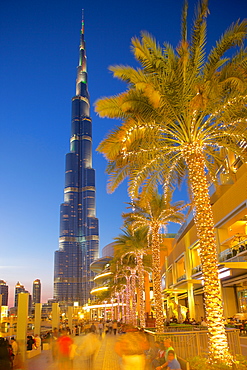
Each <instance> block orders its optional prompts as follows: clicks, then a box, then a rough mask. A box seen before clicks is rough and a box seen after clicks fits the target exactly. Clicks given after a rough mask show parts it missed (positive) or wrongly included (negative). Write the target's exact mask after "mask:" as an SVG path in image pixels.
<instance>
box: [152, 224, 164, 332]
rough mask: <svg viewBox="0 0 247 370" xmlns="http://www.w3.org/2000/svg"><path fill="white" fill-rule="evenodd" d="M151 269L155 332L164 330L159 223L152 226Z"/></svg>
mask: <svg viewBox="0 0 247 370" xmlns="http://www.w3.org/2000/svg"><path fill="white" fill-rule="evenodd" d="M152 270H153V292H154V310H155V327H156V331H157V332H163V331H164V318H163V307H162V305H163V301H162V294H161V276H160V236H159V225H156V224H155V225H153V226H152Z"/></svg>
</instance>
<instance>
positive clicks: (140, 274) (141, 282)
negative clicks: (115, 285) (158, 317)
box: [136, 253, 145, 328]
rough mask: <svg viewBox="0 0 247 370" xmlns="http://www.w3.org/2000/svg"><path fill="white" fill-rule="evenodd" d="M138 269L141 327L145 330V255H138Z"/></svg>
mask: <svg viewBox="0 0 247 370" xmlns="http://www.w3.org/2000/svg"><path fill="white" fill-rule="evenodd" d="M136 260H137V268H138V277H139V300H140V327H141V328H145V304H144V303H145V302H144V298H143V292H144V268H143V255H142V254H139V253H138V254H137V256H136Z"/></svg>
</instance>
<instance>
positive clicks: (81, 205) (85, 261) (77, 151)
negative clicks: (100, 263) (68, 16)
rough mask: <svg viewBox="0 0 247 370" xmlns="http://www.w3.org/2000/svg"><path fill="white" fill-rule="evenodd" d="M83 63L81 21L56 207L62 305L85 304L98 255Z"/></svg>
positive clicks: (57, 267)
mask: <svg viewBox="0 0 247 370" xmlns="http://www.w3.org/2000/svg"><path fill="white" fill-rule="evenodd" d="M89 108H90V105H89V94H88V88H87V64H86V50H85V41H84V20H82V28H81V38H80V47H79V65H78V67H77V79H76V96H75V97H73V98H72V122H71V136H70V152H69V153H68V154H67V155H66V170H65V171H66V172H65V188H64V202H63V203H62V204H61V208H60V237H59V250H58V251H56V252H55V268H54V298H56V299H57V300H58V301H59V302H60V303H62V304H64V305H72V304H73V302H79V304H80V305H83V304H85V303H86V302H87V301H88V298H89V297H90V290H91V289H92V287H93V285H94V284H93V276H94V275H93V272H92V271H90V264H91V263H92V262H93V261H94V260H95V259H97V258H98V256H99V231H98V219H97V218H96V211H95V170H94V169H93V168H92V120H91V118H90V116H89V114H90V113H89Z"/></svg>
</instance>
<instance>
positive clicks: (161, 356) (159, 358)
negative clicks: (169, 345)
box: [152, 342, 166, 369]
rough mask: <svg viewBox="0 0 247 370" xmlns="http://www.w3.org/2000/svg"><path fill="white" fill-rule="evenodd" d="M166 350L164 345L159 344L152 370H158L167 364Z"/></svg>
mask: <svg viewBox="0 0 247 370" xmlns="http://www.w3.org/2000/svg"><path fill="white" fill-rule="evenodd" d="M165 353H166V349H165V346H164V343H162V342H161V343H160V344H159V349H158V353H157V355H156V357H155V358H154V359H153V360H152V368H153V369H157V368H158V367H160V366H161V365H163V364H164V363H165V362H166V358H165Z"/></svg>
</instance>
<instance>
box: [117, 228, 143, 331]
mask: <svg viewBox="0 0 247 370" xmlns="http://www.w3.org/2000/svg"><path fill="white" fill-rule="evenodd" d="M114 241H115V245H114V252H115V253H114V254H115V257H116V258H118V257H120V258H122V257H124V256H126V255H128V254H129V255H134V256H135V258H136V269H137V271H138V287H139V289H138V294H139V301H140V326H141V327H145V315H144V312H145V305H144V299H143V291H144V265H143V256H144V254H146V250H147V228H142V229H139V230H137V231H135V232H133V231H132V230H131V227H130V226H126V227H125V228H124V229H123V230H122V234H120V235H118V237H116V238H114ZM132 283H133V285H134V284H135V282H134V279H133V275H132ZM132 291H133V288H132ZM132 308H133V311H135V310H136V309H135V304H134V305H133V306H132Z"/></svg>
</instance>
